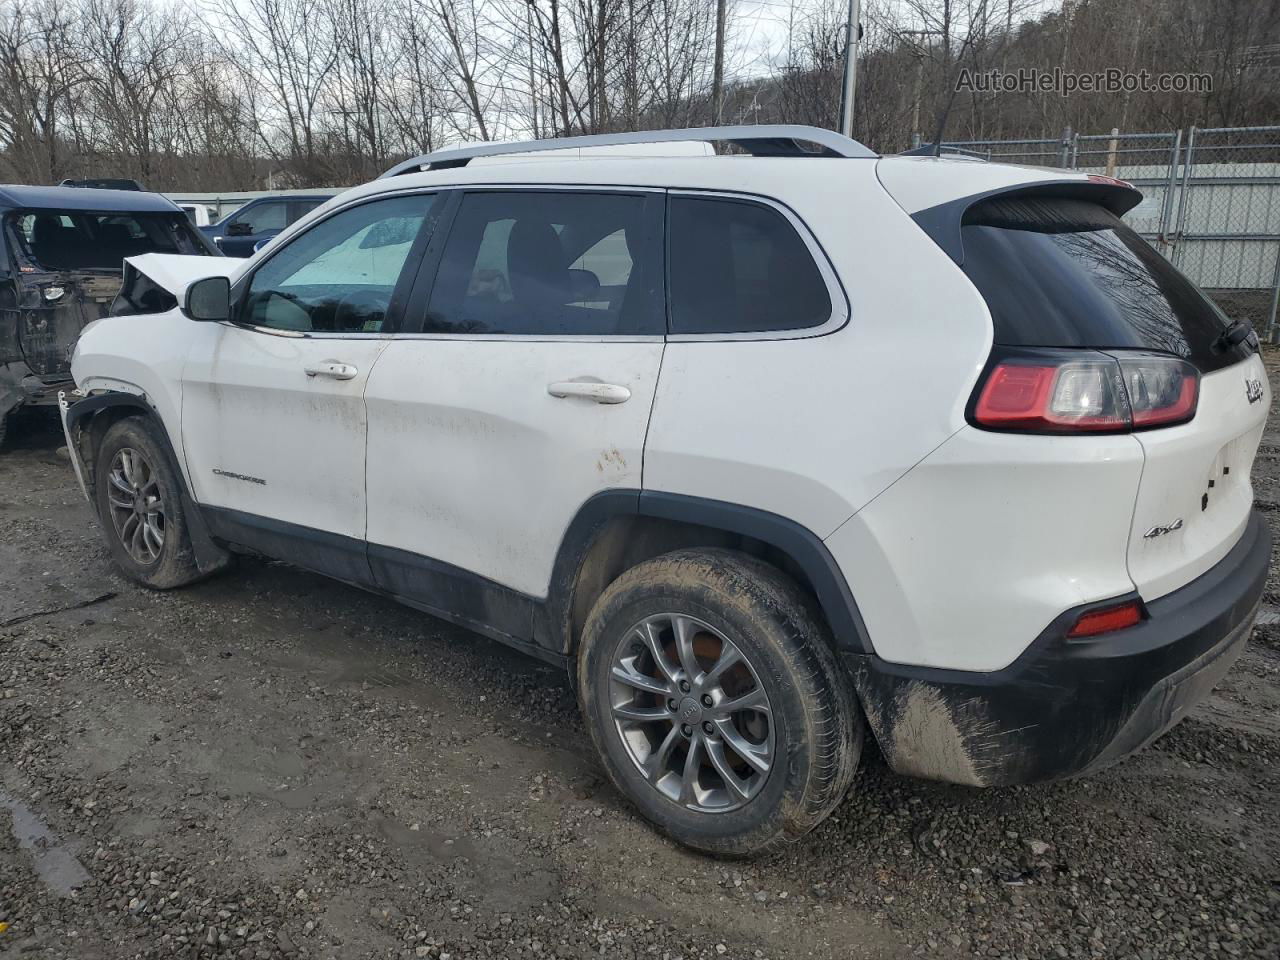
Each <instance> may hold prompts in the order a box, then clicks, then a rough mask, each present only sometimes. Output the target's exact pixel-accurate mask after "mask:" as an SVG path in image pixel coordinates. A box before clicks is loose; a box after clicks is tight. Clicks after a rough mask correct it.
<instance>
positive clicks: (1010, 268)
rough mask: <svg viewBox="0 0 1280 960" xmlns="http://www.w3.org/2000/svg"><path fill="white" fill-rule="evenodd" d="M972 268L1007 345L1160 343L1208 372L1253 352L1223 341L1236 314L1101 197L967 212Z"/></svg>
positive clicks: (1016, 201)
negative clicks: (1230, 315)
mask: <svg viewBox="0 0 1280 960" xmlns="http://www.w3.org/2000/svg"><path fill="white" fill-rule="evenodd" d="M962 234H963V237H964V272H965V273H966V274H967V275H968V277H969V279H970V280H972V281H973V283H974V285H975V286H976V287H977V288H978V290H979V291H980V292H981V293H982V295H983V297H984V298H985V299H986V301H987V306H988V307H989V308H990V310H991V318H992V322H993V324H994V326H995V342H996V343H999V344H1004V345H1008V346H1027V347H1031V346H1035V347H1092V348H1099V349H1137V350H1154V351H1159V352H1162V353H1171V354H1174V355H1175V356H1179V357H1183V358H1185V359H1187V360H1189V361H1191V362H1192V363H1194V364H1195V365H1196V366H1197V367H1199V368H1200V370H1201V371H1203V372H1205V373H1208V372H1211V371H1213V370H1217V369H1220V368H1221V367H1225V366H1229V365H1230V364H1233V363H1236V362H1237V361H1238V360H1241V359H1243V358H1244V357H1246V356H1248V355H1249V353H1250V352H1251V348H1250V347H1249V346H1248V345H1247V344H1243V343H1242V344H1240V345H1238V346H1236V347H1233V348H1229V349H1227V350H1218V349H1215V347H1214V343H1215V341H1216V340H1217V339H1218V337H1219V336H1220V334H1221V333H1222V332H1223V330H1224V329H1225V328H1226V326H1227V324H1228V321H1227V319H1226V317H1224V316H1223V314H1222V312H1221V311H1220V310H1219V309H1218V308H1217V307H1216V306H1214V304H1213V303H1212V302H1211V301H1210V300H1209V299H1208V298H1207V297H1206V296H1205V295H1204V294H1203V293H1201V292H1200V290H1199V289H1198V288H1197V287H1196V286H1195V284H1193V283H1192V282H1191V281H1190V280H1188V279H1187V278H1186V277H1184V276H1183V275H1182V274H1181V273H1179V272H1178V270H1176V269H1175V268H1174V267H1173V265H1172V264H1171V263H1169V261H1167V260H1166V259H1165V258H1164V257H1162V256H1161V255H1160V254H1159V253H1158V252H1156V250H1155V249H1154V248H1152V246H1151V245H1150V244H1148V243H1147V242H1146V241H1145V240H1143V239H1142V238H1141V237H1140V236H1138V235H1137V234H1136V233H1134V232H1133V230H1132V229H1130V228H1129V227H1127V226H1126V225H1125V224H1124V223H1123V222H1121V220H1120V219H1119V218H1118V217H1117V216H1115V214H1113V213H1111V212H1110V211H1108V210H1107V209H1105V208H1104V207H1102V206H1099V205H1098V204H1096V203H1089V202H1087V201H1082V200H1074V199H1065V198H1027V197H1023V198H993V199H991V200H986V201H982V202H980V203H978V204H975V205H974V207H973V208H972V209H970V210H969V211H968V212H967V213H966V214H965V220H964V226H963V227H962Z"/></svg>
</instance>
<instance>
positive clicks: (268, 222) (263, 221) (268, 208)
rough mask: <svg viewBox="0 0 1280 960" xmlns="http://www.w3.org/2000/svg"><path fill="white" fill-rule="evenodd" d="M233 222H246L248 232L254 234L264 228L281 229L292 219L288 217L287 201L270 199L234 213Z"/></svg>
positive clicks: (262, 230)
mask: <svg viewBox="0 0 1280 960" xmlns="http://www.w3.org/2000/svg"><path fill="white" fill-rule="evenodd" d="M295 219H296V218H295ZM234 222H236V223H245V224H248V225H249V229H248V232H249V233H250V234H254V233H262V232H264V231H266V230H283V229H284V228H285V227H287V226H288V225H289V224H290V223H291V222H292V221H291V220H290V219H289V204H288V202H287V201H285V200H270V201H268V202H266V203H255V204H254V205H253V206H251V207H249V208H248V209H246V210H243V211H241V212H240V213H238V214H236V218H235V221H234Z"/></svg>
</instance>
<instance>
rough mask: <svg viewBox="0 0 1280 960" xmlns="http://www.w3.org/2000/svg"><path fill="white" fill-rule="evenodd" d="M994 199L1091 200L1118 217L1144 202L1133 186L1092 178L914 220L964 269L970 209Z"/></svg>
mask: <svg viewBox="0 0 1280 960" xmlns="http://www.w3.org/2000/svg"><path fill="white" fill-rule="evenodd" d="M991 197H1008V198H1010V199H1016V198H1020V197H1059V198H1063V199H1067V200H1088V201H1090V202H1091V203H1096V204H1099V205H1100V206H1102V207H1105V208H1106V209H1107V210H1110V211H1111V212H1112V213H1114V214H1115V215H1116V216H1117V217H1120V216H1123V215H1124V214H1126V213H1128V212H1129V211H1130V210H1132V209H1133V208H1134V207H1136V206H1137V205H1138V204H1139V203H1141V202H1142V191H1140V190H1139V189H1138V188H1137V187H1135V186H1134V185H1133V184H1131V183H1128V182H1127V181H1124V180H1117V179H1115V178H1114V177H1101V176H1090V177H1089V179H1088V180H1078V179H1077V180H1040V181H1037V182H1035V183H1023V184H1018V185H1017V186H1010V187H1000V188H998V189H995V190H987V191H985V192H984V193H974V194H970V195H969V196H967V197H958V198H956V199H955V200H948V201H947V202H946V203H940V204H938V205H937V206H934V207H926V208H925V209H923V210H917V211H916V212H915V213H913V214H911V219H912V220H914V221H915V222H916V224H917V225H918V226H919V227H920V229H921V230H923V231H924V232H925V233H927V234H928V235H929V237H930V238H931V239H932V240H933V242H934V243H936V244H937V245H938V246H940V247H941V248H942V249H943V251H944V252H945V253H946V254H947V256H949V257H950V258H951V259H952V260H954V261H955V262H956V265H957V266H963V265H964V243H963V241H962V239H961V237H962V235H961V233H960V228H961V226H963V225H964V217H965V214H966V213H968V212H969V208H970V207H972V206H973V205H974V204H976V203H980V202H981V201H983V200H988V199H990V198H991Z"/></svg>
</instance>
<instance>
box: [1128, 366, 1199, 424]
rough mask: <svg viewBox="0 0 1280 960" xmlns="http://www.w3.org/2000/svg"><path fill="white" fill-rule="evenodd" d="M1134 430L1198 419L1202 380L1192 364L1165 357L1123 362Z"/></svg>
mask: <svg viewBox="0 0 1280 960" xmlns="http://www.w3.org/2000/svg"><path fill="white" fill-rule="evenodd" d="M1120 370H1121V371H1122V372H1123V374H1124V385H1125V392H1127V393H1128V394H1129V405H1130V406H1131V407H1132V408H1133V425H1134V426H1135V427H1159V426H1164V425H1165V424H1170V423H1182V422H1184V421H1186V420H1190V419H1191V418H1192V417H1193V416H1195V412H1196V402H1197V401H1198V400H1199V396H1200V377H1199V375H1198V374H1197V372H1196V370H1195V368H1194V367H1192V366H1191V364H1189V363H1186V362H1185V361H1182V360H1173V359H1169V358H1165V357H1151V358H1147V357H1143V358H1139V359H1133V360H1121V361H1120Z"/></svg>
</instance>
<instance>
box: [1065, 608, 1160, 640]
mask: <svg viewBox="0 0 1280 960" xmlns="http://www.w3.org/2000/svg"><path fill="white" fill-rule="evenodd" d="M1141 620H1142V601H1141V600H1128V601H1126V602H1125V603H1121V604H1118V605H1116V606H1114V607H1104V608H1102V609H1101V610H1090V611H1089V612H1088V613H1082V614H1081V615H1080V619H1079V620H1077V621H1076V622H1075V626H1073V627H1072V628H1071V629H1070V630H1068V631H1067V636H1068V637H1076V638H1079V637H1096V636H1098V635H1099V634H1102V633H1112V632H1114V631H1116V630H1123V629H1124V628H1125V627H1132V626H1134V625H1135V624H1137V623H1139V622H1140V621H1141Z"/></svg>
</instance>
